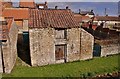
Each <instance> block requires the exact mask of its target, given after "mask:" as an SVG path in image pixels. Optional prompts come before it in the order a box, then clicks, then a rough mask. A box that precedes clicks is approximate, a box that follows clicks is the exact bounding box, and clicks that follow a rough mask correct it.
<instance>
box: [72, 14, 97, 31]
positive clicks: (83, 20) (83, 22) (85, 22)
mask: <svg viewBox="0 0 120 79" xmlns="http://www.w3.org/2000/svg"><path fill="white" fill-rule="evenodd" d="M74 17H75V19H76V21H77V22H78V23H79V24H80V26H82V27H85V28H89V24H90V22H92V19H91V18H90V17H89V16H83V15H80V14H79V13H74ZM96 28H97V24H96V23H95V22H94V23H93V24H92V29H93V30H95V29H96Z"/></svg>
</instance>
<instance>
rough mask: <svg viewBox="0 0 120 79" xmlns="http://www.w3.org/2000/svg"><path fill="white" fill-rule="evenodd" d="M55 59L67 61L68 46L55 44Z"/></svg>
mask: <svg viewBox="0 0 120 79" xmlns="http://www.w3.org/2000/svg"><path fill="white" fill-rule="evenodd" d="M55 60H56V61H61V62H65V63H66V60H67V46H66V45H55Z"/></svg>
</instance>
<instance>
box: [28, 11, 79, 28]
mask: <svg viewBox="0 0 120 79" xmlns="http://www.w3.org/2000/svg"><path fill="white" fill-rule="evenodd" d="M45 27H53V28H71V27H79V23H78V22H77V21H76V20H75V17H74V14H73V13H72V11H71V10H69V9H39V10H38V9H31V10H30V19H29V28H45Z"/></svg>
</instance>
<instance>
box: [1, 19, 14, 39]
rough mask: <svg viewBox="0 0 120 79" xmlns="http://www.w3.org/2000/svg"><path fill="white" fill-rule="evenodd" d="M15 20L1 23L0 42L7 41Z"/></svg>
mask: <svg viewBox="0 0 120 79" xmlns="http://www.w3.org/2000/svg"><path fill="white" fill-rule="evenodd" d="M12 22H13V18H9V19H6V20H4V21H0V40H7V38H8V34H9V30H10V28H11V24H12Z"/></svg>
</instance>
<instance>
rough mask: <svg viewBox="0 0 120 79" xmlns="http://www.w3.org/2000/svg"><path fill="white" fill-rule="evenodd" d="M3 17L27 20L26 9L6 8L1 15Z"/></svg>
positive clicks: (27, 10)
mask: <svg viewBox="0 0 120 79" xmlns="http://www.w3.org/2000/svg"><path fill="white" fill-rule="evenodd" d="M2 15H3V17H13V18H14V19H28V18H29V9H28V8H6V9H4V11H3V13H2Z"/></svg>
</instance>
